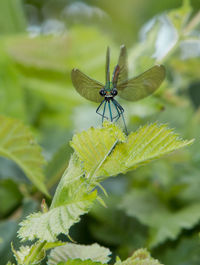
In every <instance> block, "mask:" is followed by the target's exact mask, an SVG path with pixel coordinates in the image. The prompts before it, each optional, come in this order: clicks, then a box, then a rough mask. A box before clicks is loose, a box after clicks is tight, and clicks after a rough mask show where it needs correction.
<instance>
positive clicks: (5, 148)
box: [0, 115, 48, 195]
mask: <svg viewBox="0 0 200 265" xmlns="http://www.w3.org/2000/svg"><path fill="white" fill-rule="evenodd" d="M0 155H1V156H3V157H6V158H8V159H11V160H12V161H14V162H15V163H16V164H17V165H18V166H19V167H20V168H21V169H22V170H23V171H24V173H25V174H26V176H27V177H28V178H29V179H30V180H31V181H32V182H33V183H34V185H35V186H36V187H37V188H38V189H39V190H40V191H42V192H43V193H45V194H46V195H48V191H47V190H46V187H45V185H44V175H43V170H42V167H43V165H44V164H45V161H44V158H43V156H42V154H41V148H40V147H39V145H37V143H36V142H35V140H34V138H33V136H32V134H31V132H30V130H29V129H28V128H27V127H25V126H24V125H23V124H22V123H21V122H20V121H18V120H15V119H11V118H8V117H4V116H2V115H1V116H0Z"/></svg>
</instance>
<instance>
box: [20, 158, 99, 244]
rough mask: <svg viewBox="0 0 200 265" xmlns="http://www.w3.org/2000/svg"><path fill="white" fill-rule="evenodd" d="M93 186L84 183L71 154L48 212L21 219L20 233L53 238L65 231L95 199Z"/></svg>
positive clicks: (24, 238)
mask: <svg viewBox="0 0 200 265" xmlns="http://www.w3.org/2000/svg"><path fill="white" fill-rule="evenodd" d="M92 188H93V186H92V187H90V186H87V185H86V184H85V180H84V178H83V172H82V169H81V166H80V163H79V161H77V160H76V158H75V156H73V157H72V158H71V160H70V163H69V167H68V169H67V170H66V172H65V173H64V175H63V177H62V179H61V181H60V183H59V185H58V188H57V190H56V194H55V196H54V199H53V202H52V204H51V207H50V210H49V211H48V212H47V213H41V212H38V213H34V214H32V215H29V216H28V217H27V219H25V220H24V221H22V222H21V223H20V226H21V228H20V230H19V231H18V235H19V237H20V238H21V239H22V240H33V239H35V238H38V239H40V240H41V241H44V240H46V241H47V242H54V241H56V237H57V236H58V235H59V234H60V233H64V234H67V233H68V232H69V228H70V227H71V226H72V225H73V224H74V223H76V222H78V221H79V220H80V215H82V214H85V213H86V212H88V211H89V209H90V207H91V206H92V203H93V201H94V200H95V199H96V196H97V194H96V191H92Z"/></svg>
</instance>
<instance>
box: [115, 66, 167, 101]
mask: <svg viewBox="0 0 200 265" xmlns="http://www.w3.org/2000/svg"><path fill="white" fill-rule="evenodd" d="M164 78H165V68H164V66H163V65H155V66H154V67H152V68H150V69H149V70H147V71H146V72H144V73H142V74H141V75H139V76H137V77H134V78H131V79H129V80H125V81H123V82H122V83H120V84H119V85H118V86H117V90H118V95H119V96H120V97H121V98H123V99H126V100H129V101H136V100H139V99H142V98H145V97H147V96H149V95H151V94H152V93H154V91H155V90H156V89H158V88H159V86H160V85H161V83H162V81H163V80H164Z"/></svg>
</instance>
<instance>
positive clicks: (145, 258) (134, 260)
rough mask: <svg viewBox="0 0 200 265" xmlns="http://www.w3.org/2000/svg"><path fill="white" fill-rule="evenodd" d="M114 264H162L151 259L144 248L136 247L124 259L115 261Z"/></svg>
mask: <svg viewBox="0 0 200 265" xmlns="http://www.w3.org/2000/svg"><path fill="white" fill-rule="evenodd" d="M114 265H162V264H161V263H159V261H158V260H156V259H153V258H152V257H151V255H150V253H149V252H148V251H147V250H146V249H138V250H137V251H135V252H134V253H133V255H132V256H131V257H130V258H128V259H127V260H125V261H120V260H119V261H117V262H116V263H115V264H114Z"/></svg>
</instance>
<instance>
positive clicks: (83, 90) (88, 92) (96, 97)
mask: <svg viewBox="0 0 200 265" xmlns="http://www.w3.org/2000/svg"><path fill="white" fill-rule="evenodd" d="M71 78H72V83H73V85H74V87H75V88H76V90H77V92H78V93H79V94H80V95H81V96H82V97H84V98H86V99H88V100H91V101H94V102H101V101H102V96H101V95H100V94H99V91H100V90H101V89H102V88H103V87H104V85H103V84H101V83H100V82H98V81H96V80H94V79H92V78H90V77H89V76H87V75H85V74H84V73H82V72H81V71H80V70H78V69H73V70H72V72H71Z"/></svg>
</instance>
